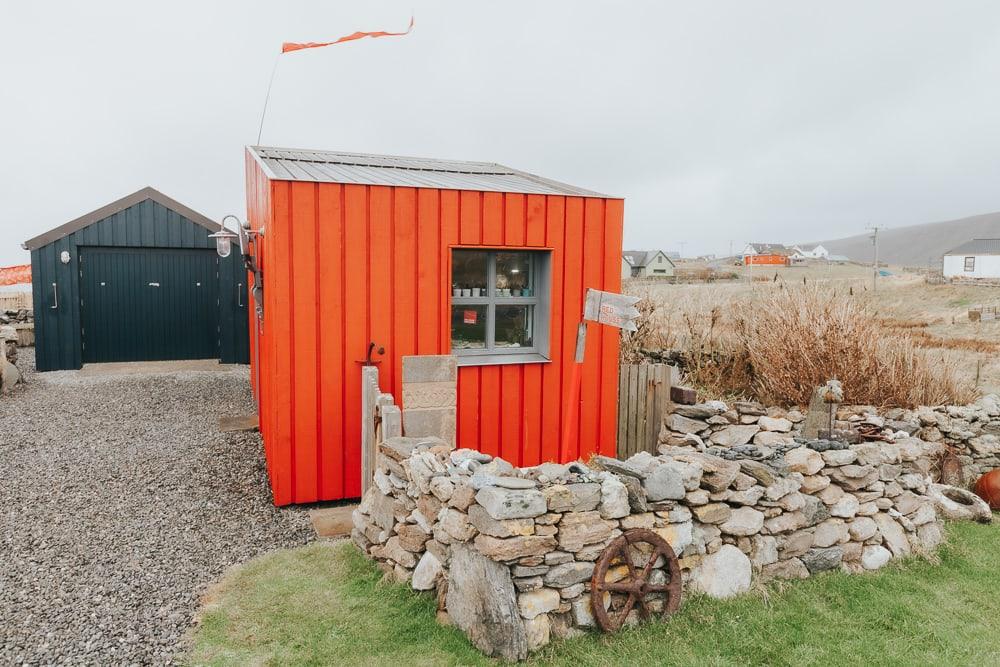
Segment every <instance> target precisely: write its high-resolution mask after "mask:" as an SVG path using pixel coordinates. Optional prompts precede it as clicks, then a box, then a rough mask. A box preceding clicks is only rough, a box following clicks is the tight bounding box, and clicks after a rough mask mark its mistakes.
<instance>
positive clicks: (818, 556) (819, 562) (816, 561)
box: [799, 547, 844, 574]
mask: <svg viewBox="0 0 1000 667" xmlns="http://www.w3.org/2000/svg"><path fill="white" fill-rule="evenodd" d="M799 560H801V561H802V564H803V565H805V566H806V569H807V570H809V574H816V573H817V572H824V571H826V570H834V569H836V568H838V567H840V563H841V562H843V560H844V550H843V549H842V548H840V547H827V548H825V549H810V550H809V551H807V552H805V553H804V554H803V555H802V556H801V557H800V558H799Z"/></svg>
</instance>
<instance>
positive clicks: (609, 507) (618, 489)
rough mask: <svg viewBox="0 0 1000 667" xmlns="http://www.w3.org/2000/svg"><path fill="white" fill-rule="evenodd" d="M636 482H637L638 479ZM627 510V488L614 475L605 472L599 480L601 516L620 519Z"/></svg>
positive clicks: (628, 508)
mask: <svg viewBox="0 0 1000 667" xmlns="http://www.w3.org/2000/svg"><path fill="white" fill-rule="evenodd" d="M636 484H638V480H637V481H636ZM640 495H642V494H640ZM643 502H645V496H643ZM629 512H630V506H629V493H628V489H626V488H625V485H624V484H622V483H621V482H620V481H619V480H618V479H617V478H616V477H615V476H614V475H611V474H607V475H606V476H605V477H604V479H603V480H602V481H601V506H600V515H601V517H603V518H605V519H620V518H621V517H623V516H628V514H629Z"/></svg>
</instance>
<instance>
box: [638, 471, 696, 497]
mask: <svg viewBox="0 0 1000 667" xmlns="http://www.w3.org/2000/svg"><path fill="white" fill-rule="evenodd" d="M642 488H643V489H644V490H645V491H646V498H648V499H649V500H650V501H652V502H657V501H660V500H680V499H682V498H683V497H684V494H685V493H686V489H685V488H684V480H683V479H682V477H681V473H680V471H679V470H678V469H677V468H675V467H674V466H671V465H668V464H661V465H658V466H656V467H655V468H653V469H652V470H651V471H650V472H649V474H648V475H647V476H646V478H645V479H643V480H642Z"/></svg>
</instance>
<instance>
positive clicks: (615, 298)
mask: <svg viewBox="0 0 1000 667" xmlns="http://www.w3.org/2000/svg"><path fill="white" fill-rule="evenodd" d="M638 302H639V297H637V296H626V295H624V294H615V293H614V292H602V291H600V290H596V289H588V290H587V298H586V300H585V301H584V306H583V319H585V320H590V321H592V322H599V323H601V324H606V325H608V326H611V327H617V328H619V329H625V330H626V331H635V329H636V327H635V318H637V317H638V316H639V310H638V309H637V308H636V307H635V304H636V303H638Z"/></svg>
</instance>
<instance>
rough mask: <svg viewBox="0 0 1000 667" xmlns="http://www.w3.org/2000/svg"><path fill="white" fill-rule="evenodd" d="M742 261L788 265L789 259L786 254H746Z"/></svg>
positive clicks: (768, 264) (767, 264) (769, 264)
mask: <svg viewBox="0 0 1000 667" xmlns="http://www.w3.org/2000/svg"><path fill="white" fill-rule="evenodd" d="M743 263H744V264H762V265H765V266H788V265H789V264H790V263H791V260H790V259H789V258H788V255H779V254H767V255H746V256H744V257H743Z"/></svg>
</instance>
